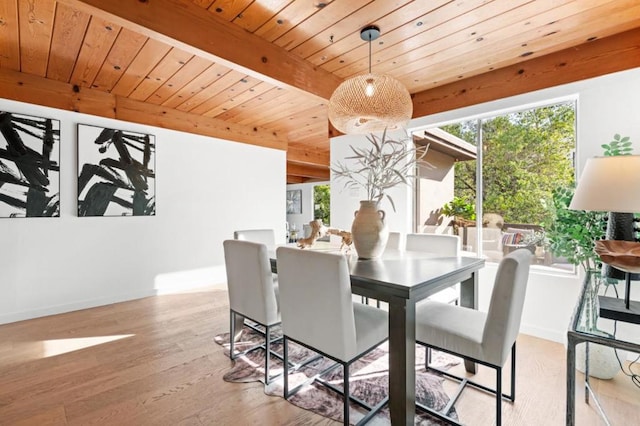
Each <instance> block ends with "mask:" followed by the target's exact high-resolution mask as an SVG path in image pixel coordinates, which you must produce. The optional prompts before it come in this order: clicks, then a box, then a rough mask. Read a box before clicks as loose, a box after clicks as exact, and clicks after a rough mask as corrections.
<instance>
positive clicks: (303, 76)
mask: <svg viewBox="0 0 640 426" xmlns="http://www.w3.org/2000/svg"><path fill="white" fill-rule="evenodd" d="M58 1H60V2H64V3H68V4H72V5H77V6H78V7H84V8H87V9H88V10H91V12H92V13H93V14H96V15H100V16H108V17H109V18H112V19H115V20H117V21H118V22H121V23H122V24H123V25H124V26H126V27H127V28H130V29H134V30H136V31H139V32H141V33H142V34H145V35H147V36H149V37H153V38H155V39H157V40H160V41H164V42H165V43H168V44H170V45H172V46H174V47H179V48H181V49H183V50H186V51H189V52H191V53H194V54H196V55H198V56H202V57H205V58H207V59H211V60H212V61H214V62H217V63H221V64H224V65H226V66H227V67H230V68H234V69H237V70H239V71H241V72H243V73H245V74H248V75H252V76H254V77H256V78H260V79H262V80H265V81H267V82H270V83H271V84H274V85H282V86H285V87H287V88H289V89H294V90H296V91H298V92H300V93H301V94H302V95H303V96H312V97H316V98H319V99H324V100H326V99H328V98H329V97H330V96H331V94H332V93H333V91H334V90H335V88H336V87H337V86H338V85H339V84H340V83H341V80H340V79H339V78H337V77H336V76H334V75H333V74H331V73H329V72H326V71H324V70H322V69H320V68H317V67H314V66H313V65H312V64H310V63H308V62H306V61H305V60H304V59H302V58H300V57H299V56H297V55H294V54H291V53H289V52H287V51H286V50H284V49H282V48H280V47H278V46H276V45H274V44H272V43H269V42H268V41H267V40H265V39H263V38H261V37H259V36H256V35H254V34H252V33H250V32H248V31H245V30H244V29H242V28H240V27H238V26H237V25H235V24H233V23H231V22H227V21H225V20H223V19H220V18H218V17H216V16H215V15H213V14H211V13H202V8H201V7H199V6H197V5H195V4H194V3H193V2H189V1H185V0H154V1H146V2H132V1H130V0H58ZM299 3H306V1H300V2H294V3H293V4H299ZM247 46H252V48H250V49H247Z"/></svg>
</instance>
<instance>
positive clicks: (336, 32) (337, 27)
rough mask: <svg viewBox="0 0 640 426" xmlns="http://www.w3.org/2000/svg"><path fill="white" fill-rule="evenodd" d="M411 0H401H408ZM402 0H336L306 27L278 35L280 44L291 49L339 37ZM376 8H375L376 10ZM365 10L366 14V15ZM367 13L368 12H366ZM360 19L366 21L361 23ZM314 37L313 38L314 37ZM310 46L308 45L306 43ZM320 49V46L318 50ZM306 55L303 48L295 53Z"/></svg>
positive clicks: (277, 40) (369, 21)
mask: <svg viewBox="0 0 640 426" xmlns="http://www.w3.org/2000/svg"><path fill="white" fill-rule="evenodd" d="M407 1H409V0H405V1H402V2H403V3H406V2H407ZM398 3H401V2H400V1H397V0H396V1H385V2H374V1H371V0H351V1H348V2H344V1H334V2H333V3H331V4H328V5H327V6H325V7H324V8H322V9H321V10H319V11H318V12H317V13H315V14H313V15H312V16H310V17H309V18H307V19H306V20H305V21H304V27H302V26H301V25H298V26H296V27H293V28H291V29H290V30H289V31H287V32H286V33H284V34H283V35H281V36H280V37H278V38H277V39H275V40H274V41H273V42H274V43H275V44H277V45H278V46H280V47H282V48H284V49H287V50H289V51H292V50H293V49H295V48H297V47H299V46H300V45H302V44H304V43H314V44H315V45H317V44H318V40H321V42H320V44H322V45H326V44H328V43H330V41H329V40H330V37H331V36H333V40H334V41H336V40H340V39H342V38H343V37H346V36H347V35H349V34H352V33H353V32H354V31H359V30H360V28H362V27H363V26H365V25H368V24H371V23H372V22H375V19H374V18H373V17H374V16H379V15H378V14H380V13H384V11H385V10H387V9H390V8H393V7H395V6H396V5H397V4H398ZM374 9H375V11H374ZM363 12H364V15H365V16H363ZM367 15H368V16H367ZM361 22H365V23H363V24H361ZM312 40H314V41H312ZM307 46H309V45H308V44H307ZM317 50H319V49H318V48H316V49H315V51H317ZM296 54H297V55H298V56H300V57H304V55H303V54H301V53H300V52H298V53H296Z"/></svg>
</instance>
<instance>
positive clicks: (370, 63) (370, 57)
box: [369, 33, 371, 74]
mask: <svg viewBox="0 0 640 426" xmlns="http://www.w3.org/2000/svg"><path fill="white" fill-rule="evenodd" d="M369 74H371V33H369Z"/></svg>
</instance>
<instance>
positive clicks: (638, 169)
mask: <svg viewBox="0 0 640 426" xmlns="http://www.w3.org/2000/svg"><path fill="white" fill-rule="evenodd" d="M569 208H570V209H573V210H592V211H603V212H616V213H640V155H619V156H611V157H593V158H589V159H588V160H587V162H586V164H585V166H584V169H583V170H582V174H581V175H580V179H579V180H578V185H577V187H576V191H575V194H574V195H573V199H572V200H571V204H570V205H569Z"/></svg>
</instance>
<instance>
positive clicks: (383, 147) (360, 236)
mask: <svg viewBox="0 0 640 426" xmlns="http://www.w3.org/2000/svg"><path fill="white" fill-rule="evenodd" d="M367 140H368V141H369V144H368V145H367V146H366V147H364V148H361V147H354V146H353V145H350V146H349V147H350V148H351V151H353V155H352V156H350V157H346V158H345V160H350V161H349V162H348V163H343V162H337V163H335V164H334V165H333V166H332V167H331V171H332V172H333V174H334V177H335V178H336V179H337V180H344V181H345V183H344V187H345V188H362V189H364V190H365V193H366V194H367V198H366V199H365V200H362V201H360V209H359V210H358V211H356V214H355V218H354V221H353V224H352V226H351V233H352V237H353V244H354V246H355V249H356V251H357V252H358V256H359V257H360V258H363V259H373V258H376V257H378V256H380V254H382V251H383V250H384V247H385V246H386V244H387V239H388V237H389V231H388V229H387V227H386V223H385V220H384V219H385V215H386V213H385V212H384V210H381V209H380V203H381V201H382V200H384V199H385V198H386V199H387V200H389V202H390V203H391V207H392V208H393V211H395V210H396V206H395V204H394V202H393V199H392V198H391V196H390V195H389V194H388V191H389V190H390V189H391V188H393V187H395V186H397V185H410V184H411V182H412V181H413V179H415V177H416V176H415V167H416V162H417V161H418V160H420V159H422V158H423V157H424V155H425V154H426V152H427V149H428V146H427V147H424V148H419V149H418V148H410V145H409V144H410V140H408V139H407V140H402V139H398V140H397V139H392V138H390V137H388V136H387V131H386V130H385V131H384V132H383V133H382V136H376V135H375V134H371V135H369V136H367Z"/></svg>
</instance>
